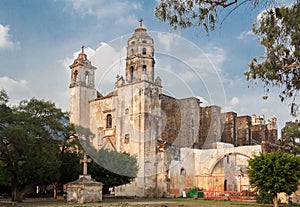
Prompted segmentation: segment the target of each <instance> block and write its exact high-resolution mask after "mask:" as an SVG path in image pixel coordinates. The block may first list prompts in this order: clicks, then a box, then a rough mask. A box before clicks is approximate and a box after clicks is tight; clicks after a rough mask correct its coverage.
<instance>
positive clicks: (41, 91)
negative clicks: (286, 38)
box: [0, 0, 295, 130]
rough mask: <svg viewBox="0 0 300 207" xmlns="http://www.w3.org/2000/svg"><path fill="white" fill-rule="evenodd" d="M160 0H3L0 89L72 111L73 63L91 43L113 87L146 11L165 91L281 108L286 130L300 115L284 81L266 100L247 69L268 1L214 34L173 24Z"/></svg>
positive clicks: (102, 85)
mask: <svg viewBox="0 0 300 207" xmlns="http://www.w3.org/2000/svg"><path fill="white" fill-rule="evenodd" d="M291 2H292V1H288V0H286V1H284V0H281V1H280V3H281V4H290V3H291ZM157 5H158V1H157V0H110V1H107V0H43V1H40V0H30V1H27V0H1V1H0V89H4V90H6V91H7V92H8V95H9V97H10V103H11V104H12V105H14V104H17V103H18V102H19V101H21V100H24V99H30V98H32V97H35V98H38V99H44V100H50V101H52V102H54V103H55V104H56V105H57V107H60V108H62V109H63V110H64V111H69V84H70V69H69V65H71V64H72V61H73V60H74V59H75V58H76V57H77V54H78V52H79V51H80V50H81V46H82V45H84V46H85V52H86V53H87V55H88V59H89V60H91V62H92V64H93V65H94V66H96V67H97V70H96V78H95V79H96V81H95V83H96V88H97V90H98V91H99V92H101V93H102V94H103V95H105V94H107V93H109V92H110V91H111V90H113V87H114V82H115V81H116V78H115V77H116V76H117V75H124V72H125V61H124V60H125V57H126V52H125V48H126V44H127V39H128V38H129V37H130V36H131V35H132V34H133V32H134V29H135V28H136V27H138V25H139V22H138V21H139V19H140V18H142V19H143V26H144V27H146V28H147V31H148V33H149V35H151V36H152V37H153V39H154V44H155V45H154V47H155V60H156V64H155V74H156V76H160V77H161V79H162V85H163V92H164V93H165V94H168V95H171V96H173V97H177V98H186V97H190V96H194V97H199V98H200V99H201V100H202V101H203V102H204V103H203V105H219V106H221V107H222V111H223V112H226V111H234V112H236V113H237V114H238V116H242V115H252V114H256V115H262V114H263V115H265V119H266V120H268V119H271V117H273V116H275V117H277V119H278V129H279V130H280V129H281V128H282V127H283V126H284V123H285V122H287V121H293V120H294V119H295V118H293V117H291V116H290V115H289V113H290V112H289V104H288V103H281V102H280V99H279V98H278V89H273V90H271V93H270V95H269V99H268V100H263V99H262V97H263V96H264V95H265V93H264V90H263V85H262V84H261V83H259V82H258V83H256V84H253V83H251V82H248V81H246V78H245V76H244V72H246V71H247V70H248V64H249V63H250V61H251V59H252V58H253V57H260V56H263V54H264V48H263V47H262V46H260V44H259V42H258V40H257V37H256V36H255V35H253V34H252V33H251V27H252V23H253V21H254V20H255V19H256V18H257V16H258V14H259V13H260V12H262V11H263V8H257V9H254V10H253V9H252V7H251V5H250V4H248V5H247V4H246V5H244V6H242V7H240V8H239V9H237V10H235V11H234V12H233V13H232V14H231V15H229V16H228V17H227V18H226V19H225V20H224V21H223V23H222V25H221V26H220V25H217V28H216V29H215V30H214V31H212V32H209V34H207V33H206V32H205V31H203V29H200V28H190V29H187V30H176V31H174V30H172V29H171V28H170V27H169V26H168V24H167V23H164V22H160V21H159V20H157V18H156V17H155V16H154V12H153V11H154V8H155V6H157ZM226 14H227V13H226V11H222V13H221V16H226ZM220 20H223V18H222V19H220Z"/></svg>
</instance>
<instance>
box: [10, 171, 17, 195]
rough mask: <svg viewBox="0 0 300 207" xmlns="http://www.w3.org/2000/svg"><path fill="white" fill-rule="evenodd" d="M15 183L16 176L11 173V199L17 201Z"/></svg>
mask: <svg viewBox="0 0 300 207" xmlns="http://www.w3.org/2000/svg"><path fill="white" fill-rule="evenodd" d="M17 183H18V176H17V175H15V174H13V175H12V177H11V200H12V201H17V193H18V189H17V187H18V186H17Z"/></svg>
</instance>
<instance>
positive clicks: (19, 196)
mask: <svg viewBox="0 0 300 207" xmlns="http://www.w3.org/2000/svg"><path fill="white" fill-rule="evenodd" d="M37 183H38V182H37V181H33V182H31V183H30V184H28V185H26V186H25V188H23V189H22V190H21V191H20V192H19V193H18V195H17V199H18V202H22V201H23V199H24V196H25V194H26V193H27V192H28V191H29V190H30V189H31V188H32V187H34V186H35V185H36V184H37Z"/></svg>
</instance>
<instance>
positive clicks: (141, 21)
mask: <svg viewBox="0 0 300 207" xmlns="http://www.w3.org/2000/svg"><path fill="white" fill-rule="evenodd" d="M139 22H140V27H143V19H142V18H140V20H139Z"/></svg>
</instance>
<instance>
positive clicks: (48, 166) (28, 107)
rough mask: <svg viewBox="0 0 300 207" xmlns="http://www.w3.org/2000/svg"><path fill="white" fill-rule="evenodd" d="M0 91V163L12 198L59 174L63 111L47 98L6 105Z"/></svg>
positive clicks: (4, 93) (14, 198) (20, 198)
mask: <svg viewBox="0 0 300 207" xmlns="http://www.w3.org/2000/svg"><path fill="white" fill-rule="evenodd" d="M7 103H8V96H7V94H6V92H4V91H3V90H2V91H1V92H0V162H1V163H2V164H3V165H4V167H5V169H6V171H7V173H8V175H9V177H10V178H11V181H10V182H11V188H12V200H13V201H15V200H19V201H21V200H22V197H23V195H24V194H25V193H26V192H27V190H28V189H29V188H31V187H33V186H34V185H36V184H38V183H39V182H45V181H46V180H47V179H49V178H52V177H55V178H56V176H57V175H58V174H59V166H60V165H61V161H60V159H59V155H60V152H61V151H60V142H61V135H62V132H63V131H64V130H65V126H64V123H63V121H62V120H63V119H66V118H67V114H65V113H63V112H62V111H61V110H60V109H57V108H56V107H55V104H54V103H52V102H49V101H40V100H37V99H34V98H33V99H31V100H30V101H22V102H20V104H19V105H18V106H15V107H9V106H8V105H7Z"/></svg>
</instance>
